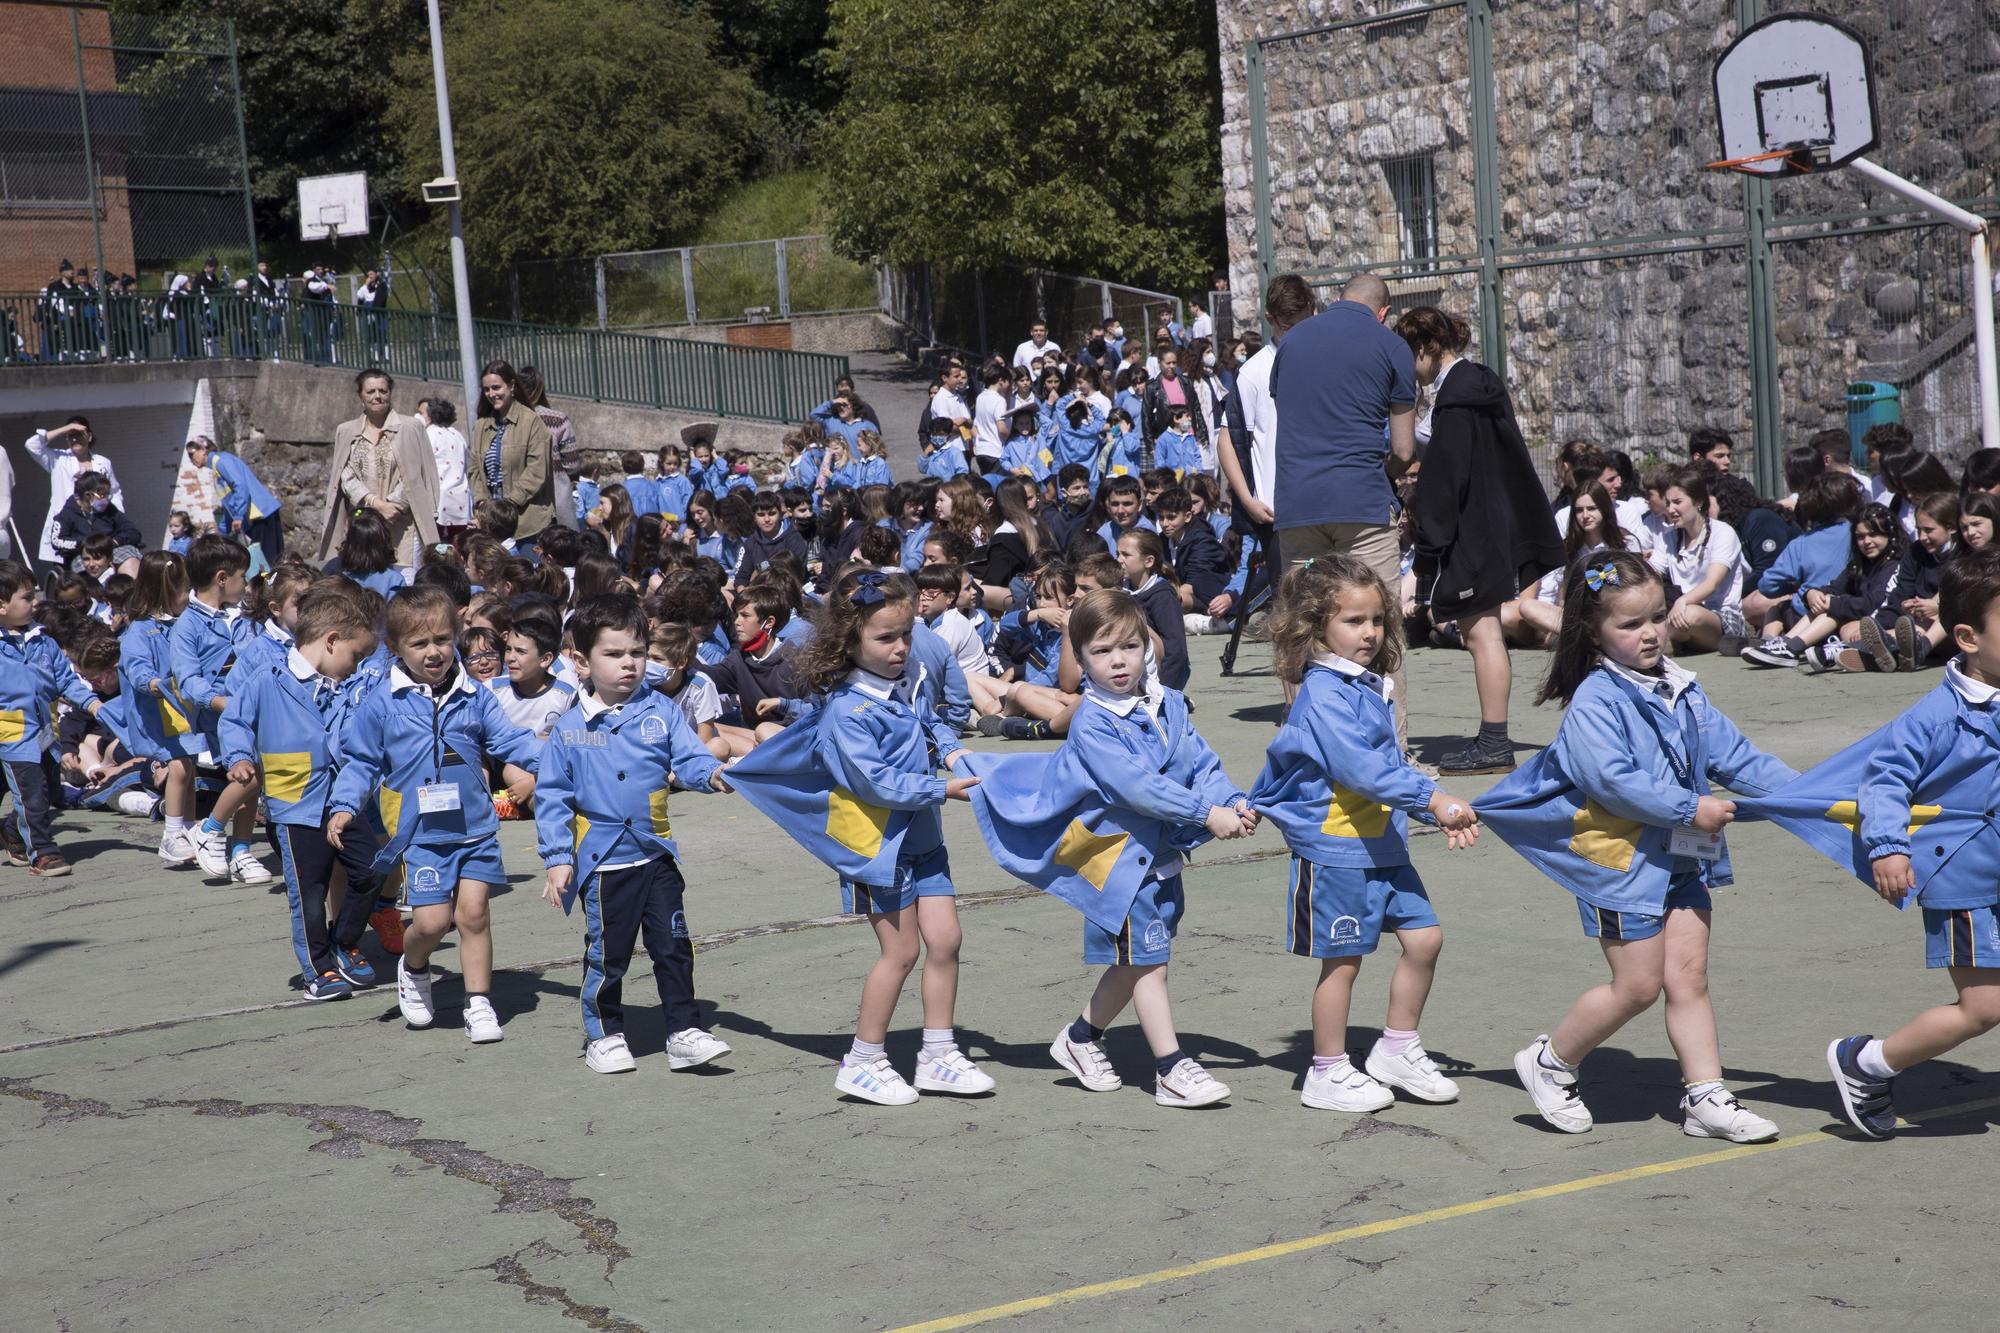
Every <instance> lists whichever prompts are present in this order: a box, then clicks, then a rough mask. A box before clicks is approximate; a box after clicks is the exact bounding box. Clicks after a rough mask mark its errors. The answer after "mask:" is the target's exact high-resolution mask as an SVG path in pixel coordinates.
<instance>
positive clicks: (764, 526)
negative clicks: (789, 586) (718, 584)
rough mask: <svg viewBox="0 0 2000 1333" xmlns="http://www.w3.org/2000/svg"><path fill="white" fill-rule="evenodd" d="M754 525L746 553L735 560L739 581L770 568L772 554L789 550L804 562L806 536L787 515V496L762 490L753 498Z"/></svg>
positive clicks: (744, 550) (752, 520) (751, 507)
mask: <svg viewBox="0 0 2000 1333" xmlns="http://www.w3.org/2000/svg"><path fill="white" fill-rule="evenodd" d="M750 522H751V524H752V526H751V529H750V531H749V532H748V533H746V534H745V535H744V538H743V555H742V557H741V558H740V559H739V560H738V561H737V562H736V581H737V582H738V583H747V582H748V581H749V580H750V579H751V578H752V577H753V576H754V575H756V574H758V573H759V572H761V571H763V570H764V569H766V568H768V567H769V566H770V563H771V557H772V556H774V555H776V554H777V553H778V552H780V551H790V552H791V553H792V554H793V555H795V556H797V557H798V558H799V561H800V563H801V564H803V563H804V562H805V558H806V554H807V552H806V539H805V538H803V537H801V536H800V535H799V532H798V529H797V528H795V527H793V526H792V525H791V523H790V521H789V520H787V519H786V517H785V502H784V499H783V498H782V497H781V496H780V495H779V494H778V493H777V492H776V491H759V492H757V494H756V495H754V496H752V497H751V500H750Z"/></svg>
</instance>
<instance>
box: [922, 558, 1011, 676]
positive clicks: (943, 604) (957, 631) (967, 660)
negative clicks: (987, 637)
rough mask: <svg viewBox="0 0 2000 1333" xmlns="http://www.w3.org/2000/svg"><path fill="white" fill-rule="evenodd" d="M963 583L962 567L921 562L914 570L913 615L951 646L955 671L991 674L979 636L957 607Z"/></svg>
mask: <svg viewBox="0 0 2000 1333" xmlns="http://www.w3.org/2000/svg"><path fill="white" fill-rule="evenodd" d="M964 585H965V570H964V568H963V567H961V566H959V565H925V566H924V567H923V568H922V569H919V570H918V571H917V618H918V619H920V620H922V621H923V622H924V624H926V625H928V626H930V629H931V632H932V633H933V634H936V635H937V636H938V637H939V638H941V639H943V640H944V641H945V643H946V644H948V645H950V647H951V655H952V656H953V657H954V658H956V659H957V661H958V667H959V670H961V671H963V672H964V673H965V674H966V676H967V677H968V678H971V677H975V676H990V675H992V674H993V659H992V657H991V656H990V655H989V654H988V653H987V651H986V644H985V643H984V642H983V641H982V640H981V639H980V637H979V631H978V629H977V628H975V627H974V626H973V623H972V621H971V620H970V619H969V618H967V616H966V614H965V613H964V612H963V611H960V610H959V609H958V597H959V593H960V592H961V591H963V589H964Z"/></svg>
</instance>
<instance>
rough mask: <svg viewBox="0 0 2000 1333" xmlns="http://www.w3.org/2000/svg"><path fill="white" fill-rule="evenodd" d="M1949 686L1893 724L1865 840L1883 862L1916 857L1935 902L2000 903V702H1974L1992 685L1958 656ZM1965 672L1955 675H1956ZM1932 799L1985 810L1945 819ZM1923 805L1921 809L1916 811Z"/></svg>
mask: <svg viewBox="0 0 2000 1333" xmlns="http://www.w3.org/2000/svg"><path fill="white" fill-rule="evenodd" d="M1946 673H1947V674H1946V678H1945V681H1944V683H1943V684H1941V685H1939V686H1938V687H1937V688H1936V689H1934V690H1932V691H1931V692H1930V693H1929V694H1927V695H1925V696H1924V697H1923V698H1921V699H1919V700H1917V702H1916V703H1915V704H1914V705H1912V706H1911V707H1910V709H1909V710H1908V711H1907V712H1905V713H1904V714H1903V715H1902V716H1901V717H1899V718H1897V719H1896V720H1895V721H1894V722H1891V723H1890V724H1889V726H1888V727H1887V729H1886V731H1885V733H1884V734H1883V736H1882V739H1881V742H1880V743H1879V744H1878V745H1877V746H1876V747H1875V750H1874V753H1873V754H1872V755H1871V756H1870V757H1869V759H1868V763H1867V767H1866V768H1864V769H1863V771H1862V777H1861V790H1860V802H1859V804H1860V815H1861V842H1862V844H1863V845H1864V846H1865V847H1866V848H1867V850H1868V858H1869V860H1870V861H1874V860H1876V859H1879V858H1881V857H1884V856H1907V857H1909V858H1910V864H1911V865H1912V866H1913V867H1915V869H1916V872H1917V893H1916V900H1917V902H1918V903H1920V904H1921V905H1923V906H1925V907H1936V908H1962V907H1984V906H1986V905H1987V904H1989V903H1994V902H2000V830H1996V829H1995V827H1994V825H1993V822H1992V821H1993V811H1994V809H1995V807H1996V805H2000V802H1996V800H1995V787H1994V773H1995V771H1996V769H2000V716H1996V713H1995V709H1996V704H1995V703H1994V702H1993V701H1992V700H1991V699H1988V700H1987V701H1986V702H1984V703H1974V702H1972V701H1971V700H1968V699H1967V698H1966V697H1965V695H1964V694H1963V693H1961V688H1962V687H1963V686H1967V685H1969V686H1971V691H1970V692H1971V693H1973V694H1974V695H1975V696H1977V695H1982V694H1984V693H1985V691H1984V690H1983V689H1982V688H1981V687H1980V686H1979V685H1978V684H1977V683H1976V682H1971V681H1967V680H1965V678H1964V677H1963V675H1962V674H1960V672H1959V667H1958V664H1957V663H1956V662H1953V663H1952V664H1951V665H1950V666H1949V667H1947V668H1946ZM1954 678H1955V679H1954ZM1927 806H1942V807H1950V806H1959V807H1964V808H1966V810H1967V811H1968V812H1971V813H1975V814H1977V815H1979V816H1980V817H1979V818H1978V819H1977V820H1976V821H1975V820H1973V819H1965V818H1961V819H1956V820H1936V819H1934V817H1933V813H1932V812H1930V811H1927V810H1924V809H1922V808H1921V807H1927ZM1913 807H1916V809H1915V811H1914V813H1913Z"/></svg>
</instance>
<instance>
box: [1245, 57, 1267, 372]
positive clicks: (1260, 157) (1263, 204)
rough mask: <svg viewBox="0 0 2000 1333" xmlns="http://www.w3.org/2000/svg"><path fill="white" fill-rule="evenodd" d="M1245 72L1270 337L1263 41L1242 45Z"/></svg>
mask: <svg viewBox="0 0 2000 1333" xmlns="http://www.w3.org/2000/svg"><path fill="white" fill-rule="evenodd" d="M1243 64H1244V75H1245V77H1246V78H1247V79H1248V81H1249V83H1250V210H1251V221H1252V226H1253V227H1254V229H1255V234H1256V242H1257V292H1256V301H1257V309H1258V315H1257V318H1258V321H1259V322H1260V323H1261V324H1262V326H1263V329H1264V337H1265V338H1266V339H1269V338H1270V336H1271V325H1270V322H1269V321H1268V320H1265V319H1264V316H1263V306H1264V293H1265V292H1267V291H1269V290H1270V288H1271V276H1272V275H1271V267H1272V263H1273V261H1272V257H1271V160H1270V156H1269V154H1268V153H1267V152H1266V151H1265V144H1264V136H1265V124H1264V44H1263V43H1262V42H1259V41H1254V40H1253V41H1249V42H1245V43H1244V44H1243Z"/></svg>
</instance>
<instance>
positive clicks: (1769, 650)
mask: <svg viewBox="0 0 2000 1333" xmlns="http://www.w3.org/2000/svg"><path fill="white" fill-rule="evenodd" d="M1742 658H1743V660H1744V661H1746V662H1748V663H1749V664H1750V665H1752V666H1764V667H1794V666H1797V665H1798V664H1799V655H1798V654H1797V653H1795V652H1793V651H1792V645H1790V644H1789V643H1786V642H1785V641H1784V640H1783V639H1765V640H1764V641H1763V642H1761V643H1753V644H1748V645H1746V646H1745V647H1744V649H1743V652H1742Z"/></svg>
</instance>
